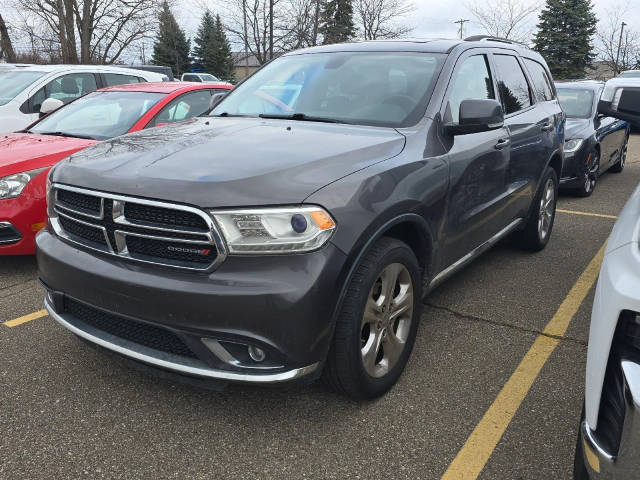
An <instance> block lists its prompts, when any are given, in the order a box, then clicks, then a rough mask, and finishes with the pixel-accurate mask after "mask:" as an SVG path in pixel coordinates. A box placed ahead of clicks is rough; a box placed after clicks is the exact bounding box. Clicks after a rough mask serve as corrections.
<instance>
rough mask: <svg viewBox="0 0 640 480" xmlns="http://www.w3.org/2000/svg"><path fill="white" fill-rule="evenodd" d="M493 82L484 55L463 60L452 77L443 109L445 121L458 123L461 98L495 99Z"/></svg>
mask: <svg viewBox="0 0 640 480" xmlns="http://www.w3.org/2000/svg"><path fill="white" fill-rule="evenodd" d="M495 98H496V95H495V92H494V90H493V82H492V81H491V74H490V73H489V66H488V64H487V58H486V56H485V55H474V56H473V57H469V58H467V59H465V60H463V62H462V64H461V65H460V67H458V69H457V70H456V72H455V73H454V77H453V87H452V89H451V93H450V94H449V102H448V104H447V110H446V111H445V119H444V120H445V122H447V123H448V122H453V123H458V119H459V115H460V103H461V102H462V101H463V100H484V99H495Z"/></svg>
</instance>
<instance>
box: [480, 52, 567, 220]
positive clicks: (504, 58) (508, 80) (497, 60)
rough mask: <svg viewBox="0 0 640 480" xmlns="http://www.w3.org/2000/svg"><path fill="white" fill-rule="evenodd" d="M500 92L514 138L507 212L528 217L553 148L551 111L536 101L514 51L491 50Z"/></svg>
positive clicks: (508, 176)
mask: <svg viewBox="0 0 640 480" xmlns="http://www.w3.org/2000/svg"><path fill="white" fill-rule="evenodd" d="M492 62H493V65H494V66H495V70H496V78H497V83H498V92H499V95H500V100H501V102H502V106H503V108H504V112H505V126H506V127H507V129H508V130H509V136H510V138H511V159H510V162H509V169H508V171H507V173H506V184H507V186H506V188H507V191H508V193H509V198H510V200H509V205H507V206H505V209H504V211H503V214H504V215H507V216H508V217H509V218H515V217H520V218H526V216H527V214H528V210H529V206H530V205H531V201H532V200H533V196H534V195H535V192H536V189H537V184H538V181H539V179H540V177H541V175H542V171H543V168H544V166H545V165H546V163H547V161H548V160H549V159H550V158H551V154H552V152H553V150H552V148H553V144H554V143H553V140H552V135H553V134H554V128H555V126H554V120H553V115H552V113H551V112H550V111H549V110H548V109H546V108H544V105H541V104H542V103H544V102H537V101H536V98H535V96H534V91H533V88H532V86H531V84H530V83H529V80H528V79H527V76H526V75H525V71H524V68H523V65H522V64H521V62H520V59H519V58H518V56H517V55H516V53H515V52H510V51H509V50H497V51H494V52H493V54H492Z"/></svg>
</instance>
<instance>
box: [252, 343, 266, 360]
mask: <svg viewBox="0 0 640 480" xmlns="http://www.w3.org/2000/svg"><path fill="white" fill-rule="evenodd" d="M248 351H249V356H250V357H251V360H253V361H254V362H262V361H263V360H264V359H265V358H266V357H267V355H266V353H264V350H262V349H261V348H258V347H254V346H253V345H249V348H248Z"/></svg>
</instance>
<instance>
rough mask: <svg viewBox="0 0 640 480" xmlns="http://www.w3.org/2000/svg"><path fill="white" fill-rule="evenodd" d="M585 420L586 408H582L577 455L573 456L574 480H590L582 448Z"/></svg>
mask: <svg viewBox="0 0 640 480" xmlns="http://www.w3.org/2000/svg"><path fill="white" fill-rule="evenodd" d="M583 420H584V407H582V415H581V416H580V423H579V424H578V439H577V440H576V453H575V455H574V456H573V480H589V472H588V471H587V466H586V465H585V463H584V448H583V446H582V434H581V431H580V429H581V428H582V421H583Z"/></svg>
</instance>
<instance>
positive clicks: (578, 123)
mask: <svg viewBox="0 0 640 480" xmlns="http://www.w3.org/2000/svg"><path fill="white" fill-rule="evenodd" d="M589 125H591V120H590V119H588V118H567V121H566V123H565V126H564V137H565V138H566V139H567V140H571V139H572V138H585V137H588V136H589V135H590V134H591V132H590V131H589V130H587V127H589Z"/></svg>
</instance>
